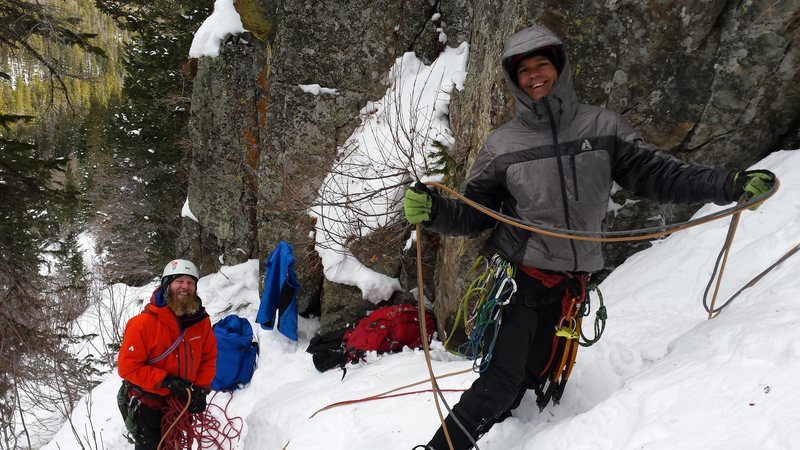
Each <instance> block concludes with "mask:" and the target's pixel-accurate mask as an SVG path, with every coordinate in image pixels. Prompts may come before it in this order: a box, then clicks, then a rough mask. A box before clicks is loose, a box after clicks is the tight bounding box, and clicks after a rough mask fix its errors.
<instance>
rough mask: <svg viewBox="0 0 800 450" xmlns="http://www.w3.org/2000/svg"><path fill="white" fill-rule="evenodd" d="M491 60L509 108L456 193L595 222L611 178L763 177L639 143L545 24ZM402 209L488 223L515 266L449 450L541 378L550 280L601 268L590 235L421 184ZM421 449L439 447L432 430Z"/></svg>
mask: <svg viewBox="0 0 800 450" xmlns="http://www.w3.org/2000/svg"><path fill="white" fill-rule="evenodd" d="M502 64H503V69H504V71H505V74H506V79H507V81H508V83H509V86H510V89H511V92H512V94H513V96H514V99H515V104H516V117H514V118H513V119H512V120H510V121H509V122H507V123H506V124H504V125H502V126H501V127H499V128H498V129H496V130H495V131H493V132H492V133H491V134H490V135H489V136H488V138H487V139H486V142H485V144H484V146H483V148H482V149H481V151H480V153H479V154H478V156H477V157H476V159H475V162H474V163H473V165H472V168H471V170H470V174H469V177H468V179H467V182H466V184H465V188H464V195H465V196H466V197H467V198H469V199H471V200H474V201H476V202H478V203H480V204H482V205H484V206H486V207H488V208H491V209H493V210H496V211H500V212H502V213H503V214H505V215H508V216H512V217H515V218H518V219H520V220H523V221H525V222H531V223H538V224H543V225H547V226H550V227H556V228H562V229H568V230H580V231H594V232H598V231H601V230H602V227H603V220H604V218H605V216H606V212H607V208H608V201H609V197H610V192H611V188H612V185H613V182H616V183H617V184H619V185H620V186H621V187H623V188H625V189H627V190H630V191H632V192H634V193H635V194H637V195H639V196H641V197H645V198H649V199H652V200H656V201H659V202H674V203H699V202H703V203H706V202H714V203H717V204H728V203H731V202H734V201H736V200H738V199H739V198H740V197H741V196H742V195H743V194H744V193H745V192H747V193H748V194H750V195H763V194H764V193H766V192H767V191H768V190H769V189H770V188H771V187H772V185H773V183H774V179H775V177H774V175H773V174H772V173H771V172H769V171H766V170H755V171H746V172H737V171H735V170H730V169H723V168H713V167H706V166H700V165H690V164H686V163H684V162H682V161H680V160H678V159H675V158H673V157H671V156H669V155H667V154H664V153H662V152H660V151H659V150H658V149H657V148H656V147H654V146H651V145H649V144H646V143H645V142H644V141H643V140H642V138H641V137H640V136H639V134H638V133H637V132H636V131H635V130H634V129H633V128H632V127H631V126H630V125H629V124H628V122H627V121H626V120H625V118H624V117H622V116H621V115H619V114H617V113H615V112H612V111H609V110H607V109H604V108H600V107H596V106H590V105H584V104H580V103H578V101H577V97H576V94H575V90H574V88H573V83H572V67H571V65H570V61H569V58H568V56H567V53H566V51H565V49H564V45H563V43H562V41H561V40H560V39H559V38H558V37H557V36H556V35H554V34H553V33H552V32H551V31H550V30H548V29H546V28H544V27H540V26H532V27H530V28H527V29H525V30H523V31H520V32H518V33H516V34H514V35H513V36H511V37H510V38H509V39H508V40H507V41H506V44H505V49H504V51H503V55H502ZM404 212H405V215H406V218H407V219H408V221H409V222H411V223H422V224H423V226H425V228H427V229H429V230H432V231H435V232H438V233H442V234H449V235H469V234H477V233H479V232H481V231H483V230H486V229H489V228H492V232H491V235H490V236H489V238H488V239H487V241H486V243H485V244H484V251H485V253H487V254H497V255H499V256H501V257H503V258H504V259H506V260H508V261H510V262H512V263H514V264H515V265H516V267H517V275H516V279H515V280H516V283H517V286H518V290H517V292H516V294H514V295H513V296H512V299H511V304H509V305H507V306H505V307H504V308H503V310H502V325H501V326H500V328H499V331H498V335H497V340H496V343H495V345H494V350H493V353H492V359H491V363H490V364H489V366H488V368H487V369H486V370H485V371H483V372H482V373H481V374H480V376H479V377H478V379H477V380H475V382H474V383H473V385H472V386H471V387H470V389H469V390H467V391H466V392H464V394H463V395H462V396H461V400H460V401H459V403H458V404H456V405H455V406H454V407H453V411H452V414H451V415H450V416H448V417H447V419H446V422H445V423H446V425H447V430H448V434H449V435H450V437H451V439H452V443H453V446H454V448H455V450H461V449H468V448H471V447H472V445H473V442H474V440H476V439H478V438H479V437H480V436H481V435H482V434H483V433H485V432H486V431H488V430H489V428H490V427H491V426H492V425H493V424H495V423H497V422H499V421H501V420H503V419H504V418H505V417H508V416H509V415H510V411H511V410H513V409H514V408H516V406H517V405H519V402H520V401H521V399H522V397H523V395H524V394H525V392H526V390H527V389H529V388H532V387H534V386H536V385H537V383H540V382H541V380H540V379H537V376H538V374H539V373H540V372H541V369H542V368H543V367H544V366H545V365H546V364H547V362H548V360H549V358H550V355H551V352H552V345H551V344H552V342H553V334H554V328H555V324H556V323H557V322H558V320H559V319H560V317H561V303H560V300H561V299H562V297H563V294H564V290H565V289H567V288H568V284H569V283H568V282H567V281H564V282H556V284H555V285H553V283H554V282H553V280H574V279H578V278H580V279H584V280H585V279H587V278H588V276H590V274H591V273H592V272H595V271H598V270H600V269H602V268H603V256H602V252H601V245H600V243H598V242H590V241H576V240H569V239H560V238H556V237H548V236H543V235H539V234H535V233H531V232H528V231H526V230H522V229H520V228H516V227H514V226H512V225H508V224H506V223H502V222H498V221H496V220H495V219H492V218H490V217H489V216H486V215H484V214H483V213H481V212H479V211H477V210H475V209H474V208H471V207H469V206H468V205H466V204H465V203H463V202H461V201H459V200H457V199H449V198H444V197H440V196H439V195H437V194H435V193H433V192H430V191H428V190H427V189H423V188H412V189H409V190H407V191H406V197H405V200H404ZM488 339H491V336H489V337H488ZM453 415H455V416H456V417H457V419H458V422H460V424H461V425H463V427H464V428H465V429H466V431H467V433H468V435H467V434H465V433H464V432H463V431H462V430H461V429H460V427H459V426H457V424H456V423H455V420H454V417H453ZM418 447H419V448H422V446H418ZM425 448H428V449H434V450H444V449H448V448H449V446H448V444H447V442H446V440H445V436H444V433H443V430H442V429H441V428H440V429H439V431H438V432H437V433H436V434H435V435H434V437H433V439H432V440H431V441H430V442H429V443H428V445H427V447H425Z"/></svg>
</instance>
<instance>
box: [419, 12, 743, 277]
mask: <svg viewBox="0 0 800 450" xmlns="http://www.w3.org/2000/svg"><path fill="white" fill-rule="evenodd" d="M548 46H552V47H554V49H555V52H556V58H555V60H556V65H557V66H560V67H557V68H558V69H559V76H558V79H557V81H556V83H555V85H554V86H553V88H552V90H551V91H550V92H549V93H548V94H547V96H545V97H543V98H541V99H539V100H536V101H534V100H532V99H531V98H530V97H529V96H528V95H527V94H526V93H525V92H524V91H522V90H521V89H520V88H519V87H518V86H517V85H516V83H515V82H514V81H513V79H512V77H511V74H510V73H509V70H510V68H509V65H510V60H511V57H512V56H514V55H518V54H524V53H529V52H531V51H534V50H536V49H540V48H542V47H548ZM503 68H504V70H505V73H506V79H507V81H508V83H509V85H510V88H511V91H512V93H513V95H514V98H515V100H516V117H515V118H514V119H512V120H510V121H509V122H507V123H506V124H504V125H503V126H501V127H499V128H498V129H496V130H494V131H493V132H492V133H491V134H490V135H489V136H488V138H487V139H486V142H485V144H484V146H483V148H482V149H481V151H480V153H479V154H478V156H477V157H476V159H475V162H474V163H473V165H472V168H471V170H470V174H469V177H468V178H467V181H466V184H465V188H464V194H465V196H466V197H468V198H470V199H472V200H475V201H477V202H478V203H481V204H482V205H484V206H487V207H489V208H491V209H494V210H496V211H500V212H502V213H503V214H506V215H509V216H512V217H517V218H519V219H522V220H524V221H527V222H531V223H534V224H543V225H548V226H551V227H558V228H564V229H569V230H581V231H600V230H602V229H603V228H604V219H605V216H606V212H607V210H608V204H609V197H610V192H611V187H612V185H613V183H612V182H614V181H616V182H617V184H619V185H620V186H622V187H623V188H624V189H627V190H630V191H632V192H634V193H635V194H637V195H639V196H642V197H645V198H649V199H652V200H655V201H659V202H674V203H694V202H704V203H705V202H714V203H717V204H726V203H730V202H732V201H735V200H736V198H735V197H736V196H735V193H734V183H733V174H734V171H732V170H728V169H718V168H711V167H706V166H700V165H689V164H686V163H684V162H682V161H680V160H678V159H676V158H673V157H671V156H669V155H666V154H664V153H662V152H660V151H658V149H657V148H656V147H653V146H651V145H648V144H646V143H645V142H643V141H642V138H641V137H640V136H639V134H638V133H637V132H636V131H635V130H634V129H633V128H632V127H631V126H630V125H629V124H628V123H627V121H626V120H625V119H624V118H623V117H622V116H620V115H619V114H617V113H615V112H612V111H609V110H607V109H604V108H600V107H595V106H590V105H584V104H580V103H578V101H577V96H576V94H575V90H574V88H573V85H572V67H571V64H570V61H569V58H568V56H567V54H566V52H565V51H564V45H563V43H562V42H561V40H560V39H559V38H558V37H557V36H556V35H554V34H553V33H552V32H551V31H550V30H548V29H546V28H543V27H538V26H534V27H530V28H527V29H525V30H523V31H521V32H519V33H516V34H514V35H513V36H511V37H510V38H509V39H508V41H507V42H506V45H505V49H504V51H503ZM432 216H433V217H432V220H431V221H430V222H426V223H425V224H424V225H425V227H426V228H428V229H430V230H432V231H436V232H439V233H442V234H451V235H467V234H476V233H479V232H481V231H483V230H486V229H488V228H492V227H494V229H493V230H492V233H491V235H490V237H489V238H488V240H487V241H486V243H485V245H484V250H485V251H486V252H487V253H497V254H499V255H501V256H503V257H504V258H506V259H508V260H509V261H512V262H515V263H518V264H523V265H526V266H529V267H535V268H538V269H546V270H554V271H570V272H576V271H581V272H593V271H597V270H599V269H602V268H603V256H602V251H601V245H600V244H599V243H597V242H589V241H575V240H568V239H560V238H554V237H547V236H542V235H539V234H535V233H531V232H528V231H525V230H521V229H519V228H516V227H513V226H511V225H508V224H505V223H502V222H497V221H496V220H494V219H492V218H490V217H488V216H485V215H483V214H482V213H480V212H478V211H477V210H475V209H473V208H471V207H469V206H467V205H466V204H464V203H463V202H460V201H458V200H455V199H447V198H443V197H439V196H434V207H433V214H432Z"/></svg>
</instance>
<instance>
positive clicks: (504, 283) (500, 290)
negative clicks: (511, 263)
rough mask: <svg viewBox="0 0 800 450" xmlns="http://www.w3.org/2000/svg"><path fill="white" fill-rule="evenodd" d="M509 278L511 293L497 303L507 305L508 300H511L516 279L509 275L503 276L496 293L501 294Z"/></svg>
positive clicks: (515, 287)
mask: <svg viewBox="0 0 800 450" xmlns="http://www.w3.org/2000/svg"><path fill="white" fill-rule="evenodd" d="M509 280H510V281H511V293H510V294H508V297H507V298H506V300H505V301H504V302H502V303H498V304H499V305H507V304H508V303H509V302H511V296H513V295H514V293H516V292H517V281H516V280H515V279H513V278H511V277H505V278H503V282H502V283H500V287H499V288H498V289H497V293H498V294H502V293H503V291H504V290H505V287H506V283H507V282H508V281H509Z"/></svg>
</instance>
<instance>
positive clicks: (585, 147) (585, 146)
mask: <svg viewBox="0 0 800 450" xmlns="http://www.w3.org/2000/svg"><path fill="white" fill-rule="evenodd" d="M591 149H592V144H590V143H589V140H588V139H584V140H583V145H581V151H584V152H586V151H589V150H591Z"/></svg>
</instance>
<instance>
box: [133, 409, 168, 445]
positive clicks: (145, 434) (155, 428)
mask: <svg viewBox="0 0 800 450" xmlns="http://www.w3.org/2000/svg"><path fill="white" fill-rule="evenodd" d="M163 418H164V413H163V412H161V411H158V410H155V409H152V408H149V407H147V406H145V405H143V404H142V405H139V409H138V410H137V411H136V424H137V433H136V436H134V440H135V441H136V445H135V446H134V448H135V450H156V449H157V448H158V443H159V441H161V419H163Z"/></svg>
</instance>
